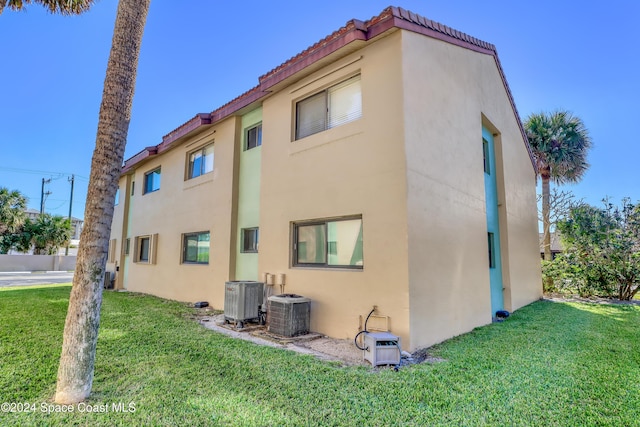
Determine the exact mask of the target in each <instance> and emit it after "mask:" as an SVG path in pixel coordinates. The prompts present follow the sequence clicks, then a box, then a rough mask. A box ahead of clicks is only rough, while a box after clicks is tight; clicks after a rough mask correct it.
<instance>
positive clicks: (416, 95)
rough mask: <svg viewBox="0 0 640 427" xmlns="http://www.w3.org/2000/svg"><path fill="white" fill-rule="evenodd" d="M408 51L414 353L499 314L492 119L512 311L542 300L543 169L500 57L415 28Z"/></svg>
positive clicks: (406, 37) (406, 39)
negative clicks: (489, 177)
mask: <svg viewBox="0 0 640 427" xmlns="http://www.w3.org/2000/svg"><path fill="white" fill-rule="evenodd" d="M402 49H403V51H404V52H407V53H408V54H406V55H404V57H403V62H402V64H403V81H404V82H405V85H404V91H403V92H404V111H405V114H404V120H405V132H406V133H405V138H406V159H407V182H408V199H407V210H408V223H409V276H410V279H409V282H410V284H409V288H410V293H411V299H410V301H411V347H412V349H415V348H419V347H425V346H429V345H432V344H434V343H437V342H439V341H442V340H444V339H447V338H450V337H451V336H455V335H459V334H461V333H464V332H467V331H469V330H471V329H473V328H474V327H476V326H480V325H483V324H486V323H489V322H491V319H492V313H491V303H490V288H489V270H488V255H487V225H486V224H487V223H486V207H485V206H486V205H485V189H484V178H483V173H484V171H483V163H482V158H483V156H482V126H483V124H485V123H483V115H484V116H486V117H487V118H489V120H490V121H491V122H490V123H491V124H492V125H493V126H494V127H495V128H496V129H497V131H498V132H499V137H498V138H496V146H499V147H498V149H497V150H496V151H497V152H498V154H497V158H498V167H499V168H502V171H501V172H502V173H500V171H499V173H498V188H499V191H498V194H499V197H500V195H501V194H502V206H501V207H500V208H499V209H500V222H501V227H500V228H501V229H500V231H501V244H502V252H503V253H502V259H503V282H504V285H505V288H506V289H505V308H507V309H508V310H513V309H516V308H519V307H521V306H522V305H524V304H528V303H529V302H531V301H533V300H535V299H537V298H539V297H540V295H541V286H540V283H541V281H540V280H541V279H540V269H539V267H540V262H539V255H538V250H537V243H536V238H537V234H536V232H537V231H536V197H535V185H534V171H533V168H532V165H531V161H530V159H529V156H528V153H527V150H526V148H525V145H524V142H523V139H522V135H521V133H520V129H519V127H518V123H517V121H516V118H515V116H514V113H513V109H512V108H511V105H510V103H509V100H508V97H507V93H506V91H505V88H504V86H503V83H502V80H501V78H500V74H499V72H498V69H497V66H496V63H495V60H494V58H493V57H492V56H490V55H483V54H480V53H476V52H473V51H471V50H468V49H463V48H461V47H457V46H454V45H451V44H448V43H445V42H442V41H438V40H434V39H431V38H428V37H424V36H421V35H418V34H415V33H411V32H407V31H403V32H402ZM485 121H486V120H485ZM500 163H502V164H500ZM505 183H506V184H505ZM500 189H502V190H503V191H501V190H500ZM505 273H506V274H505Z"/></svg>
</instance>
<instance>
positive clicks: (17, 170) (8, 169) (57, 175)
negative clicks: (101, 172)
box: [0, 166, 89, 181]
mask: <svg viewBox="0 0 640 427" xmlns="http://www.w3.org/2000/svg"><path fill="white" fill-rule="evenodd" d="M0 171H6V172H15V173H26V174H32V175H51V177H52V178H53V179H56V180H57V179H60V178H62V177H63V176H71V175H74V176H75V177H76V178H80V179H82V180H86V181H89V178H87V177H86V176H82V175H78V174H75V173H73V172H54V171H44V170H37V169H22V168H12V167H8V166H0ZM54 175H55V178H54V177H53V176H54Z"/></svg>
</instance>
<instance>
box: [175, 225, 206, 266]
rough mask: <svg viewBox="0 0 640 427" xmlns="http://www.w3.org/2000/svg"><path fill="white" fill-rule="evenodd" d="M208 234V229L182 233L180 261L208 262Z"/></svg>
mask: <svg viewBox="0 0 640 427" xmlns="http://www.w3.org/2000/svg"><path fill="white" fill-rule="evenodd" d="M209 246H210V234H209V232H208V231H200V232H197V233H186V234H183V235H182V262H183V263H187V264H209Z"/></svg>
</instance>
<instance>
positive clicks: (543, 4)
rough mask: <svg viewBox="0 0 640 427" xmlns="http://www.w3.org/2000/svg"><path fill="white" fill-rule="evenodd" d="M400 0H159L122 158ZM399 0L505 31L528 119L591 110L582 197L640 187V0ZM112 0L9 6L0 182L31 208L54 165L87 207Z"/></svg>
mask: <svg viewBox="0 0 640 427" xmlns="http://www.w3.org/2000/svg"><path fill="white" fill-rule="evenodd" d="M187 5H188V6H187ZM389 5H390V4H389V2H388V0H385V1H379V0H355V1H334V0H325V1H322V2H299V1H297V2H286V1H278V0H273V1H268V2H267V1H260V2H257V1H245V2H220V1H212V0H191V1H189V2H169V1H158V0H155V1H153V2H152V4H151V10H150V12H149V17H148V21H147V26H146V30H145V35H144V40H143V44H142V53H141V57H140V63H139V70H138V80H137V87H136V95H135V99H134V105H133V116H132V122H131V125H130V129H129V138H128V143H127V150H126V153H125V158H128V157H131V156H132V155H134V154H135V153H137V152H138V151H140V150H141V149H143V148H144V147H146V146H150V145H156V144H158V143H160V142H161V140H162V136H163V135H165V134H167V133H168V132H170V131H171V130H173V129H174V128H176V127H178V126H179V125H181V124H182V123H183V122H185V121H186V120H188V119H190V118H191V117H193V116H194V115H195V114H196V113H199V112H209V111H212V110H214V109H216V108H217V107H219V106H220V105H222V104H224V103H226V102H227V101H229V100H231V99H233V98H235V97H236V96H238V95H239V94H241V93H242V92H244V91H246V90H247V89H250V88H251V87H253V86H255V85H256V84H257V81H258V80H257V79H258V76H259V75H261V74H264V73H265V72H267V71H269V70H271V69H272V68H274V67H276V66H277V65H279V64H280V63H282V62H284V61H286V60H287V59H288V58H290V57H292V56H294V55H295V54H297V53H298V52H300V51H301V50H303V49H305V48H307V47H308V46H309V45H311V44H313V43H315V42H316V41H318V40H319V39H321V38H323V37H324V36H325V35H327V34H329V33H331V32H332V31H334V30H336V29H338V28H339V27H341V26H342V25H344V24H345V22H347V21H348V20H349V19H351V18H357V19H361V20H366V19H369V18H370V17H371V16H374V15H377V14H378V13H380V12H381V11H382V9H384V8H385V7H386V6H389ZM393 5H396V6H401V7H404V8H405V9H409V10H411V11H413V12H415V13H418V14H421V15H423V16H426V17H427V18H430V19H433V20H435V21H439V22H441V23H443V24H446V25H448V26H451V27H453V28H455V29H457V30H460V31H463V32H465V33H467V34H470V35H472V36H474V37H477V38H479V39H482V40H485V41H487V42H490V43H493V44H494V45H496V47H497V49H498V54H499V57H500V60H501V62H502V66H503V68H504V71H505V74H506V76H507V80H508V82H509V85H510V87H511V90H512V93H513V95H514V98H515V101H516V105H517V107H518V110H519V112H520V114H521V116H522V118H523V120H524V119H525V118H526V117H527V116H528V115H529V114H531V113H534V112H540V111H551V110H554V109H567V110H570V111H572V112H573V113H574V114H576V115H578V116H579V117H581V118H582V119H583V120H584V122H585V124H586V126H587V128H588V129H589V130H590V132H591V136H592V138H593V140H594V144H595V146H594V149H593V150H592V151H591V152H590V154H589V162H590V163H591V168H590V169H589V171H588V172H587V174H586V176H585V178H584V180H583V181H582V182H581V183H580V184H578V185H572V186H568V187H567V188H568V189H571V190H572V191H573V192H574V193H575V194H576V195H577V196H578V197H579V198H585V200H586V201H588V202H590V203H593V204H597V203H599V202H600V200H601V199H602V198H603V197H604V196H607V195H608V196H611V197H613V199H614V200H615V201H619V200H620V198H622V197H625V196H628V197H631V199H632V200H634V201H638V200H640V186H638V182H640V179H639V178H640V167H639V165H638V160H637V159H638V157H639V156H640V148H638V146H639V145H640V144H639V143H640V141H636V140H635V138H634V135H635V128H634V127H633V126H632V125H634V123H636V120H638V113H639V108H638V100H639V99H640V78H638V77H639V74H638V70H639V69H640V55H639V53H640V52H639V49H638V47H637V42H638V40H640V25H638V22H639V21H640V2H637V1H636V0H625V1H622V0H612V1H609V2H573V1H571V2H568V1H558V0H555V1H549V0H536V1H521V2H514V1H511V0H487V1H484V2H478V1H472V0H438V1H435V0H434V1H429V0H426V1H415V0H405V1H401V2H400V1H399V2H396V3H395V4H393ZM179 6H183V7H182V8H181V7H179ZM184 6H187V7H184ZM115 11H116V1H115V0H101V1H99V2H97V3H96V5H95V6H94V7H93V8H92V10H91V11H90V12H88V13H86V14H84V15H82V16H77V17H62V16H53V15H50V14H48V13H47V12H45V11H44V9H42V8H41V7H40V6H37V5H31V6H29V7H28V10H27V11H26V12H20V13H16V12H10V11H4V12H3V13H2V15H0V40H3V42H2V43H0V64H1V65H0V82H1V84H0V187H9V188H10V189H17V190H20V191H21V192H22V193H23V194H25V195H26V196H28V198H29V206H30V207H32V208H35V209H39V206H40V188H41V180H42V178H47V179H49V178H51V179H52V181H51V183H50V184H48V185H47V188H46V189H47V190H48V191H51V193H52V194H51V195H50V196H49V197H48V199H47V201H46V211H47V212H49V213H54V214H60V215H65V216H66V215H67V214H68V210H69V193H70V186H69V182H68V177H69V176H70V175H71V174H75V175H76V188H75V194H74V203H73V216H75V217H80V218H82V217H83V211H84V199H85V197H86V187H87V185H88V176H89V166H90V162H91V155H92V152H93V147H94V143H95V133H96V129H97V119H98V109H99V106H100V99H101V95H102V83H103V80H104V74H105V70H106V63H107V57H108V54H109V49H110V46H111V35H112V31H113V23H114V20H115Z"/></svg>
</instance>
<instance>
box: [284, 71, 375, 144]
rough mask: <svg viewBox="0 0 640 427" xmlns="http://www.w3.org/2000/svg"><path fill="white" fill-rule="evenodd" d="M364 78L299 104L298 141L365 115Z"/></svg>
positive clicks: (297, 120)
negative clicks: (363, 103)
mask: <svg viewBox="0 0 640 427" xmlns="http://www.w3.org/2000/svg"><path fill="white" fill-rule="evenodd" d="M361 92H362V91H361V86H360V76H359V75H358V76H355V77H352V78H350V79H348V80H345V81H343V82H342V83H339V84H337V85H335V86H331V87H330V88H328V89H325V90H323V91H322V92H319V93H316V94H314V95H311V96H310V97H308V98H305V99H303V100H302V101H298V102H297V103H296V139H302V138H304V137H306V136H309V135H313V134H314V133H318V132H322V131H323V130H327V129H331V128H334V127H336V126H340V125H343V124H345V123H349V122H351V121H353V120H356V119H359V118H360V117H361V116H362V93H361Z"/></svg>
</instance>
